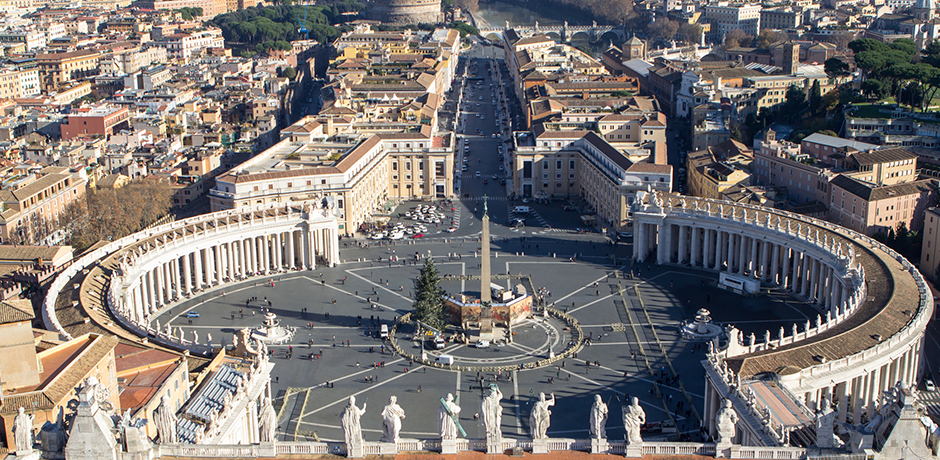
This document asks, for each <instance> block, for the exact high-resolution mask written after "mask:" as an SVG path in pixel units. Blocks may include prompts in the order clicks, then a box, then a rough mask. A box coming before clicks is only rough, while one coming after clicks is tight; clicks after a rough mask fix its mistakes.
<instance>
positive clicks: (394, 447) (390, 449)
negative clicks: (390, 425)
mask: <svg viewBox="0 0 940 460" xmlns="http://www.w3.org/2000/svg"><path fill="white" fill-rule="evenodd" d="M379 452H381V455H398V444H396V443H394V442H380V443H379Z"/></svg>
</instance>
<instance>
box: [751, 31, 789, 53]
mask: <svg viewBox="0 0 940 460" xmlns="http://www.w3.org/2000/svg"><path fill="white" fill-rule="evenodd" d="M787 38H789V36H788V35H787V34H786V32H781V31H779V30H773V29H763V30H761V31H760V32H759V33H758V34H757V47H758V48H762V49H767V48H769V47H770V45H772V44H774V43H776V42H779V41H781V40H786V39H787Z"/></svg>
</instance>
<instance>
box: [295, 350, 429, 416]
mask: <svg viewBox="0 0 940 460" xmlns="http://www.w3.org/2000/svg"><path fill="white" fill-rule="evenodd" d="M399 361H404V359H397V360H395V361H392V362H391V363H389V364H394V363H397V362H399ZM416 369H417V367H412V368H410V369H408V372H403V373H401V374H398V375H396V376H394V377H391V378H387V379H385V380H382V381H381V382H379V383H374V384H371V385H369V386H368V387H366V388H365V389H363V390H360V391H357V392H355V393H353V394H351V395H348V396H345V397H343V398H340V399H337V400H336V401H333V402H331V403H329V404H327V405H325V406H320V407H319V408H317V409H314V410H312V411H310V412H307V413H306V414H300V418H301V419H303V418H304V417H306V416H308V415H313V414H316V413H317V412H320V411H322V410H324V409H326V408H329V407H333V406H335V405H337V404H339V403H341V402H343V401H349V397H350V396H359V395H361V394H363V393H365V392H367V391H369V390H371V389H373V388H378V387H381V386H383V385H385V384H387V383H391V382H394V381H395V380H398V379H400V378H402V377H404V376H406V375H408V374H411V373H412V372H414V371H415V370H416ZM371 370H372V368H369V369H366V370H363V371H362V372H357V373H355V374H352V375H347V376H346V377H344V378H342V379H340V380H345V379H346V378H349V377H352V376H353V375H358V374H362V373H364V372H368V371H371ZM332 382H336V380H333V381H332ZM298 422H299V420H298Z"/></svg>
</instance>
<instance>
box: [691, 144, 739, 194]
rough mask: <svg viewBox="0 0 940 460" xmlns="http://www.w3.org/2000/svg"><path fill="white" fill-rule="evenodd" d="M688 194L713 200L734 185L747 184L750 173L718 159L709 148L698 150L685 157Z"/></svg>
mask: <svg viewBox="0 0 940 460" xmlns="http://www.w3.org/2000/svg"><path fill="white" fill-rule="evenodd" d="M686 171H687V173H688V185H689V195H692V196H701V197H705V198H711V199H715V200H723V199H725V192H726V191H728V190H729V189H731V188H732V187H734V186H736V185H748V183H749V182H750V181H751V174H750V173H749V172H748V171H745V170H743V169H741V168H738V167H736V166H734V165H733V164H730V163H728V162H724V161H719V160H718V159H717V158H715V155H714V153H712V152H711V150H709V149H706V150H698V151H695V152H691V153H689V155H688V157H687V158H686Z"/></svg>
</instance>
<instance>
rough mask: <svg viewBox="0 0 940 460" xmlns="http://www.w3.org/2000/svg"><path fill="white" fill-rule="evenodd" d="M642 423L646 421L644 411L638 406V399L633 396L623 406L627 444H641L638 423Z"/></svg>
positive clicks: (641, 439)
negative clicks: (630, 400) (628, 402)
mask: <svg viewBox="0 0 940 460" xmlns="http://www.w3.org/2000/svg"><path fill="white" fill-rule="evenodd" d="M644 423H646V412H645V411H644V410H643V408H642V407H640V399H639V398H637V397H636V396H634V397H633V401H632V402H631V404H630V405H629V406H623V427H624V429H625V430H626V431H627V445H634V444H636V445H640V444H643V438H642V437H641V436H640V425H643V424H644Z"/></svg>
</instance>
